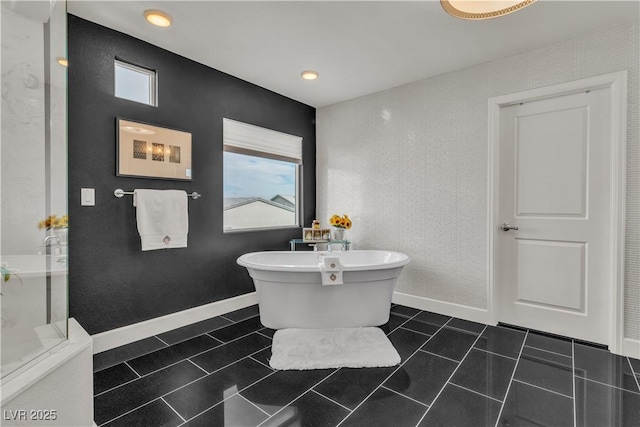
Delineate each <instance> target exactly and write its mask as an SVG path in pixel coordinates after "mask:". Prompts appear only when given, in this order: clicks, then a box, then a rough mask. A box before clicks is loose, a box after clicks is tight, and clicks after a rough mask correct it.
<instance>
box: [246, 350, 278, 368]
mask: <svg viewBox="0 0 640 427" xmlns="http://www.w3.org/2000/svg"><path fill="white" fill-rule="evenodd" d="M267 348H268V347H267ZM262 350H264V349H262ZM262 350H260V351H262ZM253 354H255V353H253ZM253 354H252V355H251V356H249V359H251V360H253V361H255V362H256V363H259V364H261V365H262V366H265V367H267V368H269V369H271V370H272V371H275V369H273V368H272V367H271V366H269V365H267V364H266V363H264V362H261V361H259V360H258V359H256V358H255V357H253Z"/></svg>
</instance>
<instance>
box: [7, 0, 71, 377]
mask: <svg viewBox="0 0 640 427" xmlns="http://www.w3.org/2000/svg"><path fill="white" fill-rule="evenodd" d="M0 3H1V5H0V7H1V10H0V14H1V20H2V21H1V33H2V34H1V35H2V38H1V40H2V51H1V55H2V57H1V59H2V62H1V64H2V65H1V69H2V104H1V108H2V109H1V122H2V133H1V138H2V139H1V149H0V168H1V169H0V192H1V194H2V206H1V209H0V225H1V228H0V263H1V265H2V267H1V273H2V274H1V277H0V293H1V295H0V309H1V311H0V314H1V319H0V326H1V332H0V348H1V352H0V353H1V354H0V365H1V366H0V373H1V376H2V379H3V381H4V380H5V379H7V378H8V377H11V376H12V375H17V374H18V373H19V372H20V371H22V368H23V367H25V366H27V365H29V364H31V363H32V362H34V361H36V360H38V359H40V358H43V357H45V356H46V355H47V353H49V352H50V351H51V350H52V349H54V348H55V347H57V346H59V345H61V344H62V343H64V342H65V341H66V340H67V336H68V331H67V319H68V308H67V294H68V287H67V284H68V268H67V265H68V262H67V254H68V250H67V249H68V239H67V233H68V227H69V220H68V217H67V216H66V213H67V68H66V67H67V63H66V58H67V51H66V47H67V42H66V33H67V23H66V3H65V2H64V1H56V0H52V1H48V0H47V1H2V2H0ZM71 226H73V224H72V223H71Z"/></svg>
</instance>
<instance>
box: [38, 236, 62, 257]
mask: <svg viewBox="0 0 640 427" xmlns="http://www.w3.org/2000/svg"><path fill="white" fill-rule="evenodd" d="M42 244H43V246H44V254H45V255H60V253H61V252H62V247H61V246H60V238H59V237H58V236H55V235H53V234H50V235H48V236H45V237H44V239H42Z"/></svg>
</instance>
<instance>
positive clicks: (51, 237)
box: [42, 234, 60, 246]
mask: <svg viewBox="0 0 640 427" xmlns="http://www.w3.org/2000/svg"><path fill="white" fill-rule="evenodd" d="M52 240H55V241H56V242H55V243H56V244H57V245H60V238H59V237H58V236H55V235H53V234H50V235H48V236H45V237H44V239H42V243H43V244H44V246H51V241H52Z"/></svg>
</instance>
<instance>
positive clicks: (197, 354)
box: [94, 332, 267, 397]
mask: <svg viewBox="0 0 640 427" xmlns="http://www.w3.org/2000/svg"><path fill="white" fill-rule="evenodd" d="M252 333H253V332H250V333H248V334H246V335H243V336H241V337H238V338H235V339H233V340H231V341H229V342H227V343H222V344H220V345H218V346H215V347H211V348H209V349H207V350H204V351H201V352H200V353H196V354H192V355H191V356H189V357H185V358H184V359H180V360H178V361H177V362H174V363H171V364H169V365H166V366H163V367H162V368H159V369H156V370H155V371H151V372H148V373H146V374H144V375H142V376H140V378H145V377H148V376H149V375H153V374H155V373H156V372H160V371H162V370H163V369H167V368H169V367H171V366H175V365H177V364H178V363H181V362H184V361H187V360H189V359H190V358H192V357H197V356H200V355H202V354H204V353H207V352H209V351H211V350H215V349H217V348H220V347H222V346H224V345H227V344H231V343H232V342H234V341H238V340H240V339H242V338H245V337H247V336H249V335H251V334H252ZM265 348H267V347H264V348H261V349H260V350H258V351H256V352H254V353H252V354H255V353H258V352H260V351H262V350H264V349H265ZM160 350H162V349H160ZM249 356H250V355H249ZM245 357H246V356H245ZM242 359H244V357H243V358H242ZM242 359H238V360H236V362H239V361H240V360H242ZM233 363H235V362H233ZM233 363H230V364H229V365H232V364H233ZM229 365H226V366H229ZM226 366H225V367H226ZM200 369H202V368H200ZM220 369H223V368H220ZM217 371H219V369H216V370H215V371H213V372H217ZM134 372H135V371H134ZM205 372H206V370H205ZM213 372H211V373H213ZM138 379H139V378H136V379H133V380H131V381H127V382H125V383H122V384H120V385H117V386H115V387H113V388H110V389H109V390H105V391H103V392H100V393H98V394H96V395H95V396H94V397H97V396H100V395H102V394H104V393H107V392H110V391H112V390H115V389H117V388H119V387H122V386H124V385H126V384H129V383H132V382H133V381H137V380H138Z"/></svg>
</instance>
